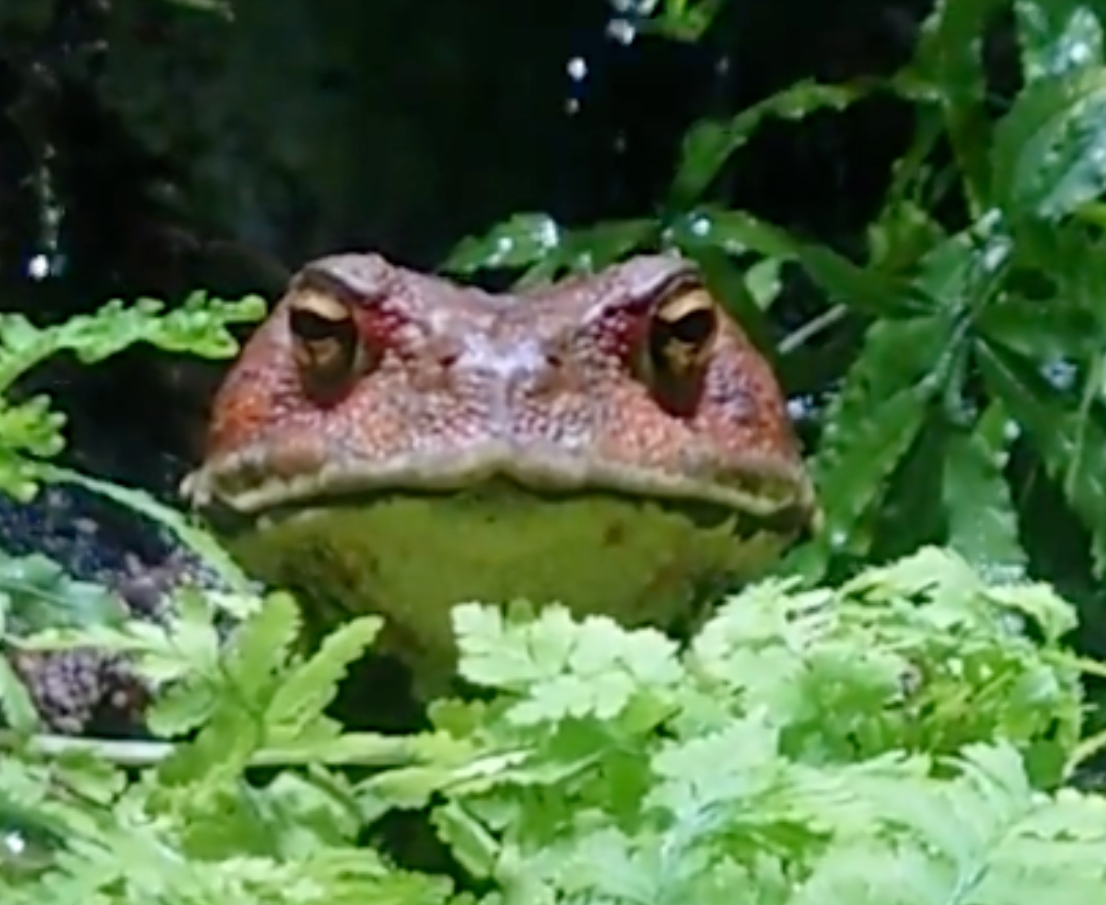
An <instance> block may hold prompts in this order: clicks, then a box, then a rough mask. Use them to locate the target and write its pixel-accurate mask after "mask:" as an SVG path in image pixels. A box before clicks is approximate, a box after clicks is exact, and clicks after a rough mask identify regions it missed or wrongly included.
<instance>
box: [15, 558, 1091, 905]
mask: <svg viewBox="0 0 1106 905" xmlns="http://www.w3.org/2000/svg"><path fill="white" fill-rule="evenodd" d="M181 604H182V605H181V607H180V612H179V614H178V615H177V616H176V617H174V619H172V620H171V621H170V623H169V624H168V625H167V626H164V627H151V626H149V625H135V626H125V627H123V628H122V629H120V628H113V629H110V630H102V629H101V630H97V631H96V632H95V633H91V634H90V633H88V632H85V633H83V636H82V633H77V634H76V635H73V636H72V637H71V638H70V641H71V642H72V643H81V642H82V641H83V642H84V643H87V642H89V641H93V640H94V641H95V642H96V643H107V644H109V645H112V646H114V647H115V648H116V649H127V650H130V651H132V652H133V653H135V654H136V655H137V656H138V659H139V662H140V663H141V664H142V668H143V670H144V671H145V672H146V673H147V674H148V675H150V676H151V677H155V678H159V679H164V678H166V677H168V676H173V677H177V678H181V679H183V682H180V683H178V684H176V685H174V686H173V687H172V690H171V691H170V692H169V693H168V694H166V695H164V696H163V697H161V699H160V700H159V702H158V704H157V710H156V718H155V720H154V728H155V731H156V732H157V733H158V734H160V735H162V736H165V737H171V736H177V735H178V734H179V733H180V732H181V731H182V730H184V729H186V728H190V727H192V728H198V730H199V731H198V732H197V733H196V734H195V736H194V737H192V738H190V739H189V740H187V741H180V742H176V743H166V742H144V743H140V742H115V743H110V742H96V741H94V740H58V739H48V738H46V739H44V738H37V737H34V736H16V735H12V736H10V737H8V739H7V743H8V748H9V750H8V753H7V756H5V757H4V758H3V759H2V760H0V824H2V825H4V826H5V827H7V829H8V830H9V835H8V836H7V843H6V846H0V851H2V852H5V854H4V856H3V858H2V859H0V900H2V901H4V902H12V903H28V905H30V903H33V902H39V901H49V902H53V903H57V905H65V903H70V902H72V903H78V902H80V903H81V905H84V903H89V902H91V903H96V905H124V903H134V905H139V903H142V905H147V903H148V902H150V901H159V902H215V901H218V902H225V903H231V905H233V903H242V905H245V903H256V902H270V903H324V902H325V903H333V902H350V903H352V902H365V901H387V902H394V903H396V905H407V903H447V902H448V903H462V902H465V903H476V902H483V903H487V905H499V903H506V902H526V903H531V902H534V903H550V905H552V903H576V905H583V903H592V902H594V903H606V905H615V903H630V902H634V903H644V902H648V903H661V902H681V903H689V905H697V903H702V905H707V903H714V902H718V903H723V902H725V903H732V902H750V903H753V902H756V903H780V905H785V903H786V905H805V903H832V902H842V903H844V902H848V903H858V902H859V903H863V902H871V903H873V905H875V903H880V905H882V903H888V902H895V903H904V905H907V903H909V905H914V903H919V905H920V903H937V902H942V903H944V902H951V901H963V902H972V903H987V905H1006V903H1010V905H1013V903H1018V902H1022V901H1025V899H1026V897H1029V896H1033V895H1040V896H1042V897H1044V896H1047V897H1048V900H1049V901H1052V900H1056V901H1064V902H1072V903H1081V902H1086V903H1095V905H1097V903H1098V902H1100V901H1101V900H1102V899H1101V897H1102V895H1103V894H1104V893H1106V869H1104V868H1103V864H1106V802H1104V801H1103V799H1102V798H1100V797H1098V796H1095V795H1085V794H1082V793H1079V792H1076V791H1074V790H1072V789H1064V790H1062V791H1050V790H1053V789H1055V786H1056V784H1057V782H1058V781H1060V780H1061V779H1062V778H1063V777H1064V776H1065V775H1066V772H1067V770H1068V769H1069V768H1070V766H1071V763H1070V762H1071V761H1072V759H1073V757H1074V754H1075V751H1076V743H1077V739H1078V736H1079V731H1080V710H1081V701H1080V691H1079V682H1078V678H1079V663H1078V662H1077V661H1076V659H1075V658H1074V657H1073V656H1072V655H1071V654H1070V653H1068V652H1067V651H1066V650H1065V649H1064V648H1063V647H1062V646H1061V645H1060V643H1059V641H1058V640H1057V639H1058V638H1059V637H1060V636H1061V635H1062V634H1064V633H1065V632H1066V631H1067V630H1068V629H1069V628H1070V626H1071V624H1072V621H1073V618H1074V616H1073V611H1072V610H1071V608H1070V607H1069V606H1068V605H1067V604H1066V603H1065V602H1063V601H1062V600H1060V599H1059V598H1058V597H1056V595H1055V594H1054V593H1053V592H1052V591H1051V590H1050V589H1049V588H1048V587H1047V586H1044V585H1034V584H1028V583H1024V582H1022V583H1015V584H1000V585H990V584H987V583H986V582H985V581H984V580H983V579H982V578H981V577H980V576H979V575H978V574H977V573H975V572H973V570H972V569H971V568H970V567H969V566H968V565H967V564H966V563H965V562H964V560H962V559H961V558H959V557H957V556H956V555H954V554H950V553H948V552H944V551H941V550H938V549H935V548H925V549H922V550H921V551H919V552H918V553H917V554H915V555H914V556H912V557H909V558H907V559H903V560H900V561H898V562H895V563H893V564H891V565H889V566H887V567H884V568H879V569H870V570H867V571H864V572H862V573H860V574H859V575H858V576H857V577H856V578H854V579H853V580H852V581H850V582H848V583H847V584H845V585H844V586H842V587H841V588H839V589H837V590H833V589H830V588H828V587H819V588H814V589H809V590H802V589H800V588H799V586H798V583H797V582H796V581H795V580H771V581H766V582H764V583H762V584H760V585H757V586H754V587H751V588H749V589H747V590H745V591H744V592H742V593H741V594H738V595H736V596H734V597H731V598H730V599H728V600H726V601H724V602H723V604H722V606H721V607H720V608H719V610H718V611H717V613H716V614H715V615H714V616H713V618H711V619H710V620H709V621H708V622H707V624H706V625H705V626H704V627H703V629H702V630H701V632H700V633H699V634H698V635H697V637H695V638H694V639H693V641H692V642H691V643H690V645H689V646H688V647H687V648H686V649H685V650H680V649H678V648H677V646H676V645H675V644H673V643H672V642H671V641H670V640H669V639H667V638H665V637H664V636H662V635H661V634H659V633H657V632H655V631H653V630H649V629H645V630H639V631H632V632H631V631H626V630H624V629H622V628H619V627H618V626H617V625H615V624H614V623H612V622H611V621H609V620H606V619H603V618H589V619H586V620H584V621H575V620H573V619H572V618H571V617H570V616H569V615H568V614H567V612H566V611H564V610H563V609H560V608H557V607H552V608H546V609H544V610H543V611H541V612H540V613H539V614H535V613H534V612H533V611H532V609H531V608H530V607H529V606H527V605H525V604H523V603H518V604H515V605H513V606H511V607H509V608H507V609H506V611H504V610H503V609H500V608H496V607H490V606H484V605H480V604H475V603H473V604H466V605H462V606H459V607H457V608H456V609H455V610H454V625H455V629H456V634H457V640H458V644H459V648H460V652H461V665H460V671H461V673H462V674H463V675H464V676H465V677H466V678H467V679H468V680H469V681H470V682H472V683H474V684H475V685H477V686H480V687H482V688H483V689H485V690H486V691H487V692H489V693H490V697H488V698H487V699H486V700H484V701H483V702H467V703H466V702H462V701H460V700H447V701H440V702H438V703H437V704H435V705H434V706H433V708H432V716H433V719H434V723H435V728H434V729H433V731H431V732H427V733H425V734H422V735H414V736H406V737H384V736H379V735H373V734H367V733H343V732H342V731H341V727H339V726H338V725H337V724H336V723H334V722H333V720H331V719H330V718H329V717H327V716H326V715H325V714H324V712H323V710H324V708H325V706H326V705H327V703H328V702H329V701H330V699H331V697H332V696H333V694H334V693H335V689H336V685H337V682H338V681H339V680H340V678H341V676H342V674H343V672H344V670H345V667H346V665H347V664H348V663H349V662H350V661H351V660H352V659H353V658H354V657H356V656H357V655H358V654H360V653H361V652H362V651H363V650H364V649H365V648H366V647H367V646H368V645H369V644H370V643H371V641H372V639H373V637H374V636H375V633H376V630H377V629H378V628H379V624H378V622H377V620H375V619H371V618H366V619H362V620H358V621H355V622H353V623H350V624H349V625H347V626H345V627H343V628H340V629H338V630H337V631H336V632H335V633H334V634H333V635H331V636H330V637H329V638H328V640H327V641H326V642H325V643H324V644H323V645H322V646H321V647H320V648H319V650H318V651H317V652H316V653H315V654H313V655H312V656H311V657H308V658H305V657H304V656H303V655H302V654H301V653H297V652H295V649H294V645H293V643H292V642H293V640H294V638H295V636H296V633H297V631H298V626H299V615H298V612H297V610H296V607H295V605H294V604H293V603H292V601H291V600H290V599H289V598H287V597H284V596H279V595H277V596H273V597H270V598H268V599H266V600H264V601H260V600H254V599H245V598H243V599H241V600H239V601H238V602H237V604H236V605H234V606H232V607H231V609H232V611H233V612H234V613H236V614H237V616H238V617H240V621H239V622H238V624H237V628H236V629H235V631H234V633H233V635H232V636H231V638H230V640H229V642H228V643H226V644H221V643H220V642H219V640H218V637H217V635H216V632H215V631H214V629H213V627H212V620H213V618H214V615H215V614H216V612H218V611H220V610H224V609H226V608H227V602H226V601H220V600H216V599H213V598H209V597H204V596H201V595H198V594H194V593H190V595H189V596H188V597H187V599H182V601H181ZM39 637H40V640H44V643H46V644H53V643H56V642H57V637H56V633H55V634H54V636H53V637H47V636H45V635H41V636H39ZM1033 639H1036V640H1033ZM251 765H252V766H253V767H254V768H256V767H257V766H258V765H268V766H269V768H270V769H268V770H267V771H266V772H265V774H264V775H260V774H257V773H256V771H254V772H250V767H251ZM353 765H356V766H358V767H359V768H360V769H359V771H358V772H357V773H351V772H350V771H349V770H348V769H341V768H340V767H341V766H344V767H346V768H348V767H350V766H353ZM124 766H129V767H131V768H134V769H135V770H136V771H137V772H136V774H135V775H133V776H132V778H131V780H130V781H128V780H127V779H126V777H125V775H124V773H123V769H122V768H123V767H124ZM366 771H367V772H366ZM427 807H428V808H429V818H430V821H431V824H432V826H433V828H434V830H435V831H436V833H437V835H438V837H439V838H440V839H441V840H442V842H443V843H444V844H445V845H446V846H448V848H449V850H450V851H451V853H452V854H453V856H454V858H455V859H456V861H457V863H458V864H459V866H460V867H459V871H458V873H457V875H456V876H455V877H452V878H447V877H446V876H443V875H438V874H435V873H429V872H419V871H415V870H411V869H407V868H404V867H403V866H402V864H400V863H397V861H396V860H395V858H394V857H392V856H390V855H389V854H387V853H386V852H385V851H384V850H381V849H378V848H375V847H373V846H371V845H370V844H369V842H368V841H367V840H371V839H372V838H374V836H375V831H374V827H375V826H376V825H377V824H378V822H379V820H380V818H381V817H382V816H383V815H384V814H386V813H388V812H390V811H393V810H396V809H401V810H409V809H412V808H420V809H422V808H427Z"/></svg>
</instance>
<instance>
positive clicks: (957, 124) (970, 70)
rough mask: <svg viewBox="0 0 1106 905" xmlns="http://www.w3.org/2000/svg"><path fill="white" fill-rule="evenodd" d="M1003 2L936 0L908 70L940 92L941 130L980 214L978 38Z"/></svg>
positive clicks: (984, 165) (983, 117)
mask: <svg viewBox="0 0 1106 905" xmlns="http://www.w3.org/2000/svg"><path fill="white" fill-rule="evenodd" d="M1005 3H1006V0H937V2H936V3H935V4H934V6H933V10H932V12H931V13H930V14H929V16H928V18H927V19H926V20H925V22H924V23H923V25H922V29H921V35H920V36H919V39H918V49H917V51H916V53H915V59H914V63H913V64H912V66H911V69H912V74H913V75H915V76H916V77H918V78H920V79H921V80H922V81H923V82H928V83H931V84H933V85H934V86H936V87H937V88H938V89H939V91H940V95H941V97H940V108H941V109H942V110H943V111H944V118H945V128H946V130H947V133H948V138H949V141H950V143H951V144H952V147H953V150H954V152H955V154H956V159H957V162H958V163H959V166H960V170H961V172H962V178H963V179H964V182H965V188H966V192H967V195H968V199H969V204H970V207H971V208H972V212H973V214H975V215H978V214H979V213H981V210H980V208H981V206H982V201H981V197H980V196H981V194H982V192H983V191H985V188H986V186H987V185H988V161H987V146H988V144H989V139H990V132H991V127H990V120H989V118H988V116H987V112H986V110H985V108H984V100H985V97H986V91H987V80H986V74H985V71H984V65H983V57H982V49H983V36H984V33H985V32H986V30H987V27H988V25H989V24H990V23H991V21H992V19H993V18H994V16H995V15H996V14H997V13H998V12H999V11H1000V10H1001V9H1002V7H1003V6H1004V5H1005Z"/></svg>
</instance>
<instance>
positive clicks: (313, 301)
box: [288, 290, 361, 389]
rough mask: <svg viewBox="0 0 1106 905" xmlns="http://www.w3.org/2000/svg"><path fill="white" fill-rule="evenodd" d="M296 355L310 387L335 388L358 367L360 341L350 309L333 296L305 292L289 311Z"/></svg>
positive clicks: (301, 375) (301, 372)
mask: <svg viewBox="0 0 1106 905" xmlns="http://www.w3.org/2000/svg"><path fill="white" fill-rule="evenodd" d="M288 328H289V330H290V331H291V333H292V355H293V357H294V359H295V362H296V367H297V368H299V372H300V377H301V378H302V379H303V381H304V383H305V384H306V385H309V386H311V387H315V388H319V389H327V388H333V387H335V386H338V385H341V384H343V383H344V382H345V381H347V380H349V379H350V378H351V377H352V376H353V374H354V371H355V370H356V369H357V367H358V358H359V350H360V346H361V343H360V338H359V337H358V333H357V324H356V323H355V322H354V319H353V314H352V312H351V311H350V309H349V307H348V306H347V305H345V304H344V303H343V302H342V301H341V300H339V299H337V298H335V297H334V296H332V295H328V294H326V293H322V292H315V291H310V290H308V291H305V292H301V293H299V294H297V295H296V296H295V297H293V299H292V302H291V305H290V307H289V309H288Z"/></svg>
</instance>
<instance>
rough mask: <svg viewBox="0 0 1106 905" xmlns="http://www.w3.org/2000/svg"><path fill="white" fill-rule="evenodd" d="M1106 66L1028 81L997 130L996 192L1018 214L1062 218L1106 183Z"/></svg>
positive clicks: (994, 156)
mask: <svg viewBox="0 0 1106 905" xmlns="http://www.w3.org/2000/svg"><path fill="white" fill-rule="evenodd" d="M1104 157H1106V69H1102V68H1093V69H1078V70H1075V71H1072V72H1069V73H1068V74H1066V75H1062V76H1056V77H1051V78H1042V79H1039V80H1038V81H1036V82H1033V83H1031V84H1030V85H1028V86H1027V87H1026V88H1025V90H1024V91H1022V93H1021V94H1020V95H1019V96H1018V98H1017V100H1016V101H1015V102H1014V106H1013V107H1012V108H1011V110H1010V112H1009V113H1007V114H1006V116H1004V117H1003V118H1002V119H1001V120H1000V121H999V124H998V126H997V127H996V129H995V141H994V146H993V148H992V151H991V163H992V173H993V183H992V197H993V199H994V201H995V203H996V204H999V205H1001V206H1002V207H1003V209H1004V210H1005V211H1006V213H1007V215H1008V216H1010V217H1011V218H1015V219H1016V218H1019V217H1025V216H1028V217H1039V218H1042V219H1044V220H1049V221H1052V220H1058V219H1060V218H1061V217H1063V216H1065V215H1066V214H1069V213H1071V212H1072V211H1074V210H1075V209H1076V208H1078V207H1080V206H1081V205H1083V204H1085V203H1086V202H1088V201H1091V200H1093V199H1094V198H1096V197H1098V195H1099V194H1100V193H1101V192H1102V190H1103V188H1106V167H1103V165H1102V160H1103V159H1104Z"/></svg>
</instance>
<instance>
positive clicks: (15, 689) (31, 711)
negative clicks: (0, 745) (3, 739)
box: [0, 656, 40, 736]
mask: <svg viewBox="0 0 1106 905" xmlns="http://www.w3.org/2000/svg"><path fill="white" fill-rule="evenodd" d="M0 714H2V716H3V724H4V725H5V726H7V727H9V728H10V729H12V730H13V731H14V732H17V733H19V734H20V735H24V736H29V735H31V733H33V732H35V731H37V730H38V729H39V726H40V721H39V718H38V710H37V709H36V708H35V704H34V701H33V700H32V699H31V693H30V692H29V691H28V690H27V686H26V685H24V684H23V681H22V680H21V679H20V678H19V675H18V674H17V673H16V671H15V669H14V668H13V667H12V665H11V663H9V662H8V660H7V658H6V657H4V656H0Z"/></svg>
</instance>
